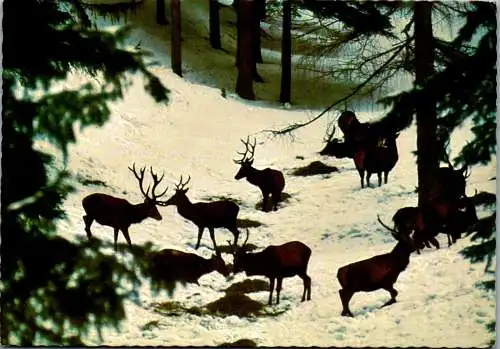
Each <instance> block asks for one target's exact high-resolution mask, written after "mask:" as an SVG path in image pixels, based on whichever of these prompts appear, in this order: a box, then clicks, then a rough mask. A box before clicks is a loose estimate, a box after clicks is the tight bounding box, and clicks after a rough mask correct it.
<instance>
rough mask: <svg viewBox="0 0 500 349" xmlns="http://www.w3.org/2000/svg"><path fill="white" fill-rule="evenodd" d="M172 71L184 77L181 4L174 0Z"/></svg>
mask: <svg viewBox="0 0 500 349" xmlns="http://www.w3.org/2000/svg"><path fill="white" fill-rule="evenodd" d="M171 54H172V58H171V59H172V63H171V64H172V70H173V71H174V73H175V74H177V75H179V76H181V77H182V56H181V2H180V0H172V53H171Z"/></svg>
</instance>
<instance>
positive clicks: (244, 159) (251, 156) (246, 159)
mask: <svg viewBox="0 0 500 349" xmlns="http://www.w3.org/2000/svg"><path fill="white" fill-rule="evenodd" d="M240 141H241V143H243V144H244V145H245V152H244V153H240V152H239V151H237V152H236V153H238V154H240V155H242V156H243V157H242V158H241V159H240V160H233V161H234V162H235V163H237V164H242V163H243V162H244V161H253V155H254V152H255V146H256V144H257V139H255V138H254V142H253V144H250V136H247V140H246V142H245V141H244V140H243V139H240ZM249 146H250V148H249ZM248 151H250V156H249V157H247V154H248Z"/></svg>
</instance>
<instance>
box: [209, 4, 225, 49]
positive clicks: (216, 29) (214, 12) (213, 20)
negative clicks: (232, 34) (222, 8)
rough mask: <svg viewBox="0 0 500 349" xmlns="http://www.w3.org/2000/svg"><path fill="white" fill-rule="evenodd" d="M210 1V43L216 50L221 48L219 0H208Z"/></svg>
mask: <svg viewBox="0 0 500 349" xmlns="http://www.w3.org/2000/svg"><path fill="white" fill-rule="evenodd" d="M208 1H209V3H210V45H212V48H215V49H217V50H219V49H221V47H222V46H221V42H220V18H219V2H218V1H217V0H208Z"/></svg>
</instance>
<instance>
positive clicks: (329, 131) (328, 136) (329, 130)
mask: <svg viewBox="0 0 500 349" xmlns="http://www.w3.org/2000/svg"><path fill="white" fill-rule="evenodd" d="M336 130H337V128H336V127H335V123H333V122H330V124H328V126H327V128H326V135H325V137H324V138H323V142H325V143H329V142H330V141H331V140H332V139H333V136H334V135H335V131H336Z"/></svg>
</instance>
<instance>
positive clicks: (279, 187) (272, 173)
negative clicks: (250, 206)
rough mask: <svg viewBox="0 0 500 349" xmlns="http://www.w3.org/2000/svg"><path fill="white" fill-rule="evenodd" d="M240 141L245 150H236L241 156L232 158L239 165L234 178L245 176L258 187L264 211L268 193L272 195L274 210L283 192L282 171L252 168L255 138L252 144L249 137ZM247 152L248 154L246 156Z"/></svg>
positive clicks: (266, 209)
mask: <svg viewBox="0 0 500 349" xmlns="http://www.w3.org/2000/svg"><path fill="white" fill-rule="evenodd" d="M241 142H242V143H243V144H244V145H245V152H244V153H240V152H237V153H238V154H240V155H242V156H243V157H242V158H241V159H240V160H233V161H234V162H235V163H236V164H238V165H240V169H239V170H238V173H236V176H235V177H234V179H236V180H239V179H241V178H246V179H247V181H248V182H249V183H251V184H253V185H255V186H257V187H259V189H260V191H261V192H262V196H263V201H262V210H263V211H265V212H267V211H268V208H267V201H268V199H269V195H272V199H271V200H272V207H273V210H274V211H276V210H277V209H278V202H279V201H280V200H281V193H282V192H283V188H285V177H284V176H283V173H282V172H281V171H278V170H274V169H272V168H265V169H263V170H258V169H256V168H254V167H253V166H252V165H253V160H254V158H253V156H254V152H255V145H256V142H257V140H254V142H253V144H250V142H249V138H247V140H246V142H245V141H244V140H241ZM249 152H250V156H247V155H248V153H249Z"/></svg>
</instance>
